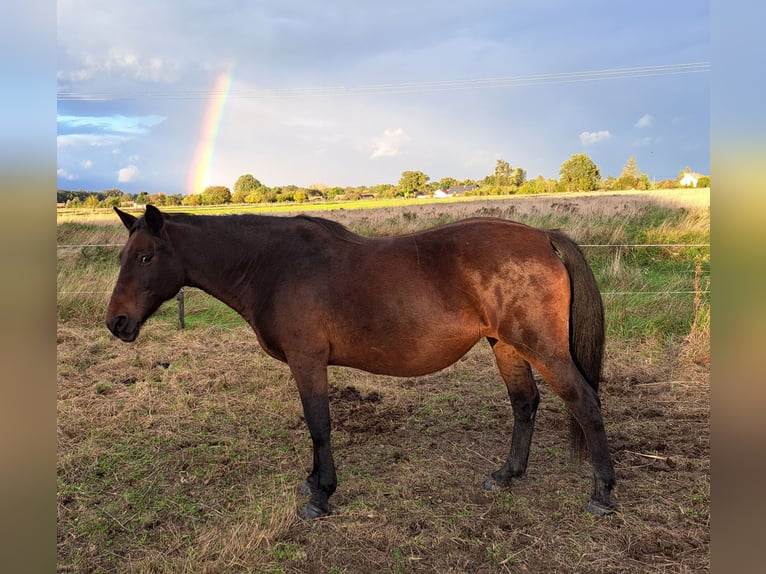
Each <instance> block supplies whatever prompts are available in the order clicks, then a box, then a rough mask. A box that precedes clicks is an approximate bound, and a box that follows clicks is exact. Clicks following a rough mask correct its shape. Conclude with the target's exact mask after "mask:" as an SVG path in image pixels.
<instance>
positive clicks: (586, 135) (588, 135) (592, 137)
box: [580, 130, 612, 146]
mask: <svg viewBox="0 0 766 574" xmlns="http://www.w3.org/2000/svg"><path fill="white" fill-rule="evenodd" d="M610 137H612V134H610V133H609V130H601V131H598V132H582V133H581V134H580V141H581V142H582V145H585V146H589V145H593V144H595V143H598V142H600V141H604V140H608V139H609V138H610Z"/></svg>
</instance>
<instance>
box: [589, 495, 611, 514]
mask: <svg viewBox="0 0 766 574" xmlns="http://www.w3.org/2000/svg"><path fill="white" fill-rule="evenodd" d="M585 510H587V511H588V512H590V513H591V514H592V515H594V516H609V515H610V514H614V513H615V512H617V509H616V508H615V507H614V505H611V504H609V505H607V504H604V503H603V502H598V501H596V500H593V499H591V500H589V501H588V506H586V507H585Z"/></svg>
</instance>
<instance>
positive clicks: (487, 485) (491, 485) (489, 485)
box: [484, 476, 511, 492]
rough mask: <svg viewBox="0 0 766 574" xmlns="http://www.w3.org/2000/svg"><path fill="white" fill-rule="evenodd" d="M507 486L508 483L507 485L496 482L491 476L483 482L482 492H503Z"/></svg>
mask: <svg viewBox="0 0 766 574" xmlns="http://www.w3.org/2000/svg"><path fill="white" fill-rule="evenodd" d="M509 486H511V485H510V482H509V483H508V484H503V483H501V482H498V481H497V480H495V479H494V478H493V477H491V476H490V477H489V478H488V479H487V480H485V481H484V490H489V491H490V492H492V491H495V490H503V489H506V488H508V487H509Z"/></svg>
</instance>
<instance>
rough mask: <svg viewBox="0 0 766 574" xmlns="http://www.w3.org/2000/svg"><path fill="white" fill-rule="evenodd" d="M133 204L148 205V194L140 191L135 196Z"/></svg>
mask: <svg viewBox="0 0 766 574" xmlns="http://www.w3.org/2000/svg"><path fill="white" fill-rule="evenodd" d="M135 203H136V205H146V204H147V203H149V194H148V193H146V192H145V191H142V192H141V193H139V194H138V195H137V196H136V199H135Z"/></svg>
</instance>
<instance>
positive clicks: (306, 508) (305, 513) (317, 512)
mask: <svg viewBox="0 0 766 574" xmlns="http://www.w3.org/2000/svg"><path fill="white" fill-rule="evenodd" d="M325 514H330V513H329V512H325V511H324V510H322V509H321V508H319V507H318V506H317V505H316V504H314V503H313V502H307V503H306V504H304V505H303V507H301V509H300V510H299V511H298V516H300V517H301V518H302V519H303V520H315V519H317V518H319V517H320V516H324V515H325Z"/></svg>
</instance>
